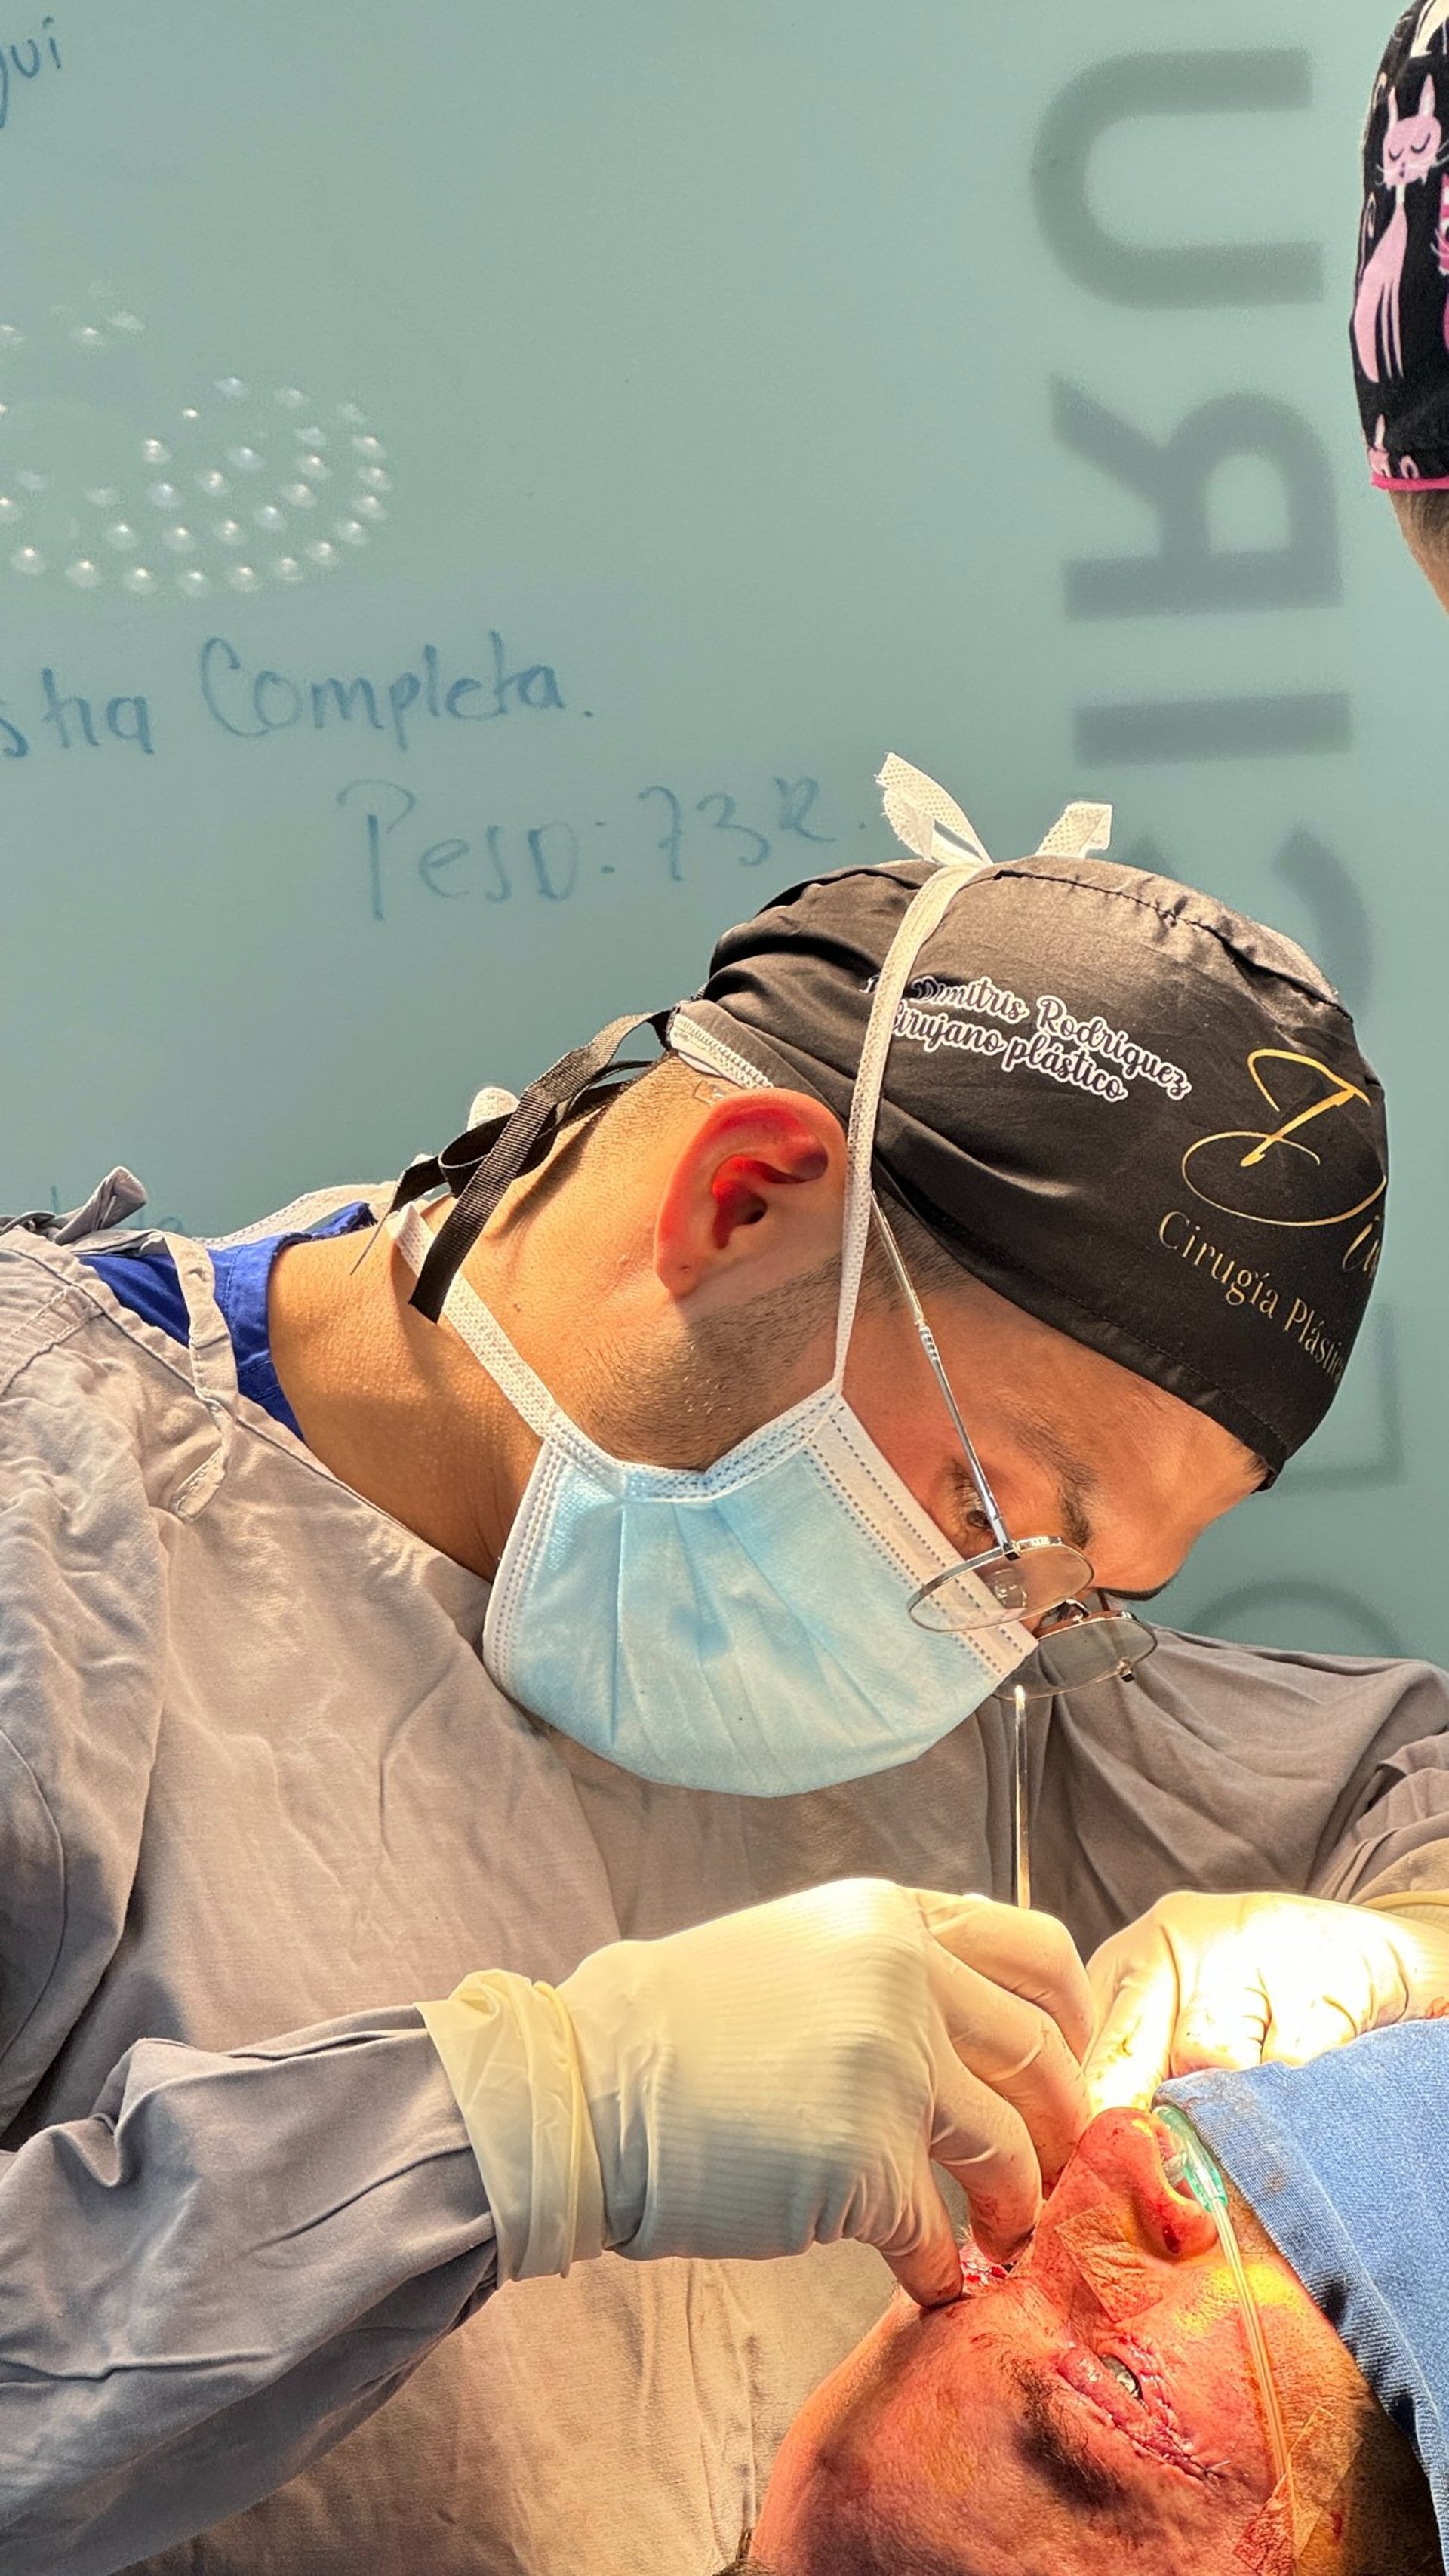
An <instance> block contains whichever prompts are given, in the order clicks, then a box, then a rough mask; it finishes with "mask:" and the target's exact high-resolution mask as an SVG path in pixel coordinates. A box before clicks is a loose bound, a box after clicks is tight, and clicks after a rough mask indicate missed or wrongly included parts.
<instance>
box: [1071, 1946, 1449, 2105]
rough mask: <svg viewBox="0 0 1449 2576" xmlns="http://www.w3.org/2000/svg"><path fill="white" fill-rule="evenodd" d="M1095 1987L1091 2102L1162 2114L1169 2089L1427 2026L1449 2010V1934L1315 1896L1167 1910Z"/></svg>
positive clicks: (1100, 1960)
mask: <svg viewBox="0 0 1449 2576" xmlns="http://www.w3.org/2000/svg"><path fill="white" fill-rule="evenodd" d="M1404 1902H1405V1903H1406V1904H1409V1905H1412V1904H1413V1902H1414V1900H1413V1898H1412V1897H1406V1898H1405V1900H1404ZM1087 1974H1088V1976H1089V1977H1090V1979H1091V1983H1092V1991H1093V1994H1094V1995H1095V1997H1096V2003H1097V2016H1098V2019H1097V2035H1096V2038H1095V2040H1094V2041H1093V2043H1092V2048H1091V2052H1090V2054H1089V2056H1088V2058H1087V2088H1088V2091H1089V2093H1090V2094H1091V2097H1092V2107H1093V2109H1094V2111H1105V2110H1109V2109H1113V2108H1116V2107H1118V2106H1119V2105H1127V2104H1132V2103H1136V2104H1146V2103H1148V2102H1150V2101H1151V2099H1152V2096H1153V2094H1154V2093H1155V2092H1156V2090H1157V2088H1158V2086H1159V2084H1163V2083H1166V2081H1167V2080H1168V2078H1169V2077H1170V2076H1174V2075H1192V2074H1195V2073H1197V2072H1199V2071H1200V2070H1201V2069H1202V2068H1204V2067H1213V2066H1226V2067H1241V2066H1256V2065H1258V2064H1259V2063H1260V2062H1261V2061H1263V2060H1273V2061H1275V2062H1277V2063H1278V2064H1280V2065H1286V2066H1302V2065H1304V2064H1306V2063H1307V2061H1308V2059H1309V2058H1312V2057H1323V2056H1326V2055H1327V2053H1328V2052H1329V2050H1330V2049H1334V2048H1342V2047H1344V2046H1345V2044H1346V2043H1347V2042H1348V2041H1349V2040H1351V2039H1357V2038H1358V2037H1359V2036H1360V2034H1361V2033H1362V2032H1363V2031H1366V2030H1377V2029H1380V2028H1381V2027H1382V2026H1383V2025H1384V2024H1385V2023H1387V2022H1396V2021H1415V2020H1419V2019H1422V2018H1423V2016H1424V2015H1425V2014H1426V2013H1428V2012H1429V2011H1430V2010H1431V2009H1432V2008H1433V2007H1434V2006H1435V2005H1443V2004H1445V2003H1446V2001H1449V1931H1437V1930H1435V1929H1434V1928H1433V1927H1432V1926H1431V1925H1428V1924H1424V1923H1417V1922H1408V1921H1405V1920H1402V1919H1400V1918H1399V1917H1397V1916H1395V1915H1394V1914H1392V1913H1386V1912H1383V1911H1380V1910H1379V1908H1378V1907H1360V1906H1356V1905H1325V1904H1321V1903H1319V1902H1318V1901H1317V1900H1316V1899H1315V1898H1313V1897H1307V1896H1165V1897H1163V1898H1162V1900H1161V1902H1160V1903H1159V1904H1157V1905H1154V1906H1153V1908H1152V1911H1151V1913H1150V1914H1144V1915H1143V1917H1142V1919H1141V1921H1140V1922H1138V1923H1133V1924H1131V1925H1129V1927H1128V1929H1127V1930H1126V1931H1125V1932H1119V1933H1118V1934H1117V1935H1116V1936H1115V1938H1114V1939H1113V1940H1111V1941H1104V1942H1103V1944H1102V1947H1101V1949H1100V1950H1098V1951H1097V1952H1096V1954H1095V1956H1094V1957H1093V1958H1092V1960H1091V1962H1090V1964H1089V1967H1088V1970H1087Z"/></svg>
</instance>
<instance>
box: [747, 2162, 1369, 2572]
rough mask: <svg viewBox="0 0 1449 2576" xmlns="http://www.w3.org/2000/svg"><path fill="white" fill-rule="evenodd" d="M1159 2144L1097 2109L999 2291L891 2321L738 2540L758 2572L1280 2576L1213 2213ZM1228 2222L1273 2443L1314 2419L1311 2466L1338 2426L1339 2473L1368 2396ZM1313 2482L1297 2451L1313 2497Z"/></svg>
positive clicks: (843, 2381) (1295, 2292) (1262, 2454)
mask: <svg viewBox="0 0 1449 2576" xmlns="http://www.w3.org/2000/svg"><path fill="white" fill-rule="evenodd" d="M1165 2143H1166V2141H1165V2135H1164V2132H1163V2131H1162V2130H1161V2129H1160V2128H1159V2126H1158V2124H1157V2123H1156V2121H1154V2120H1153V2119H1152V2118H1151V2117H1150V2116H1149V2115H1147V2114H1145V2113H1142V2112H1129V2111H1109V2112H1107V2113H1106V2114H1105V2115H1104V2116H1103V2117H1102V2118H1101V2119H1100V2120H1098V2121H1096V2122H1095V2123H1094V2124H1093V2126H1092V2127H1091V2128H1090V2129H1089V2130H1088V2132H1087V2135H1086V2137H1085V2138H1084V2139H1083V2141H1082V2144H1081V2146H1080V2148H1079V2149H1078V2151H1077V2154H1076V2156H1075V2157H1074V2159H1073V2161H1072V2163H1071V2165H1070V2166H1069V2167H1068V2170H1067V2173H1066V2175H1065V2177H1064V2178H1063V2181H1062V2183H1061V2185H1060V2187H1059V2188H1058V2190H1057V2192H1056V2194H1055V2195H1054V2197H1053V2199H1052V2200H1051V2202H1050V2203H1049V2205H1048V2208H1047V2211H1046V2213H1045V2216H1044V2218H1043V2220H1042V2224H1041V2227H1040V2229H1039V2231H1038V2234H1037V2238H1036V2242H1035V2244H1034V2246H1033V2247H1032V2250H1031V2252H1030V2254H1029V2255H1028V2256H1027V2258H1026V2260H1025V2261H1024V2262H1023V2263H1022V2265H1021V2266H1020V2268H1019V2270H1018V2271H1017V2272H1016V2273H1015V2274H1014V2275H1013V2276H1012V2277H1011V2278H1009V2279H1005V2280H998V2281H988V2282H985V2283H982V2284H979V2285H976V2286H971V2287H969V2288H968V2292H967V2295H966V2297H965V2298H964V2299H963V2300H962V2302H961V2304H960V2305H959V2306H958V2307H954V2308H946V2309H940V2310H937V2311H935V2312H934V2313H932V2314H930V2315H922V2314H921V2313H920V2312H919V2311H918V2310H917V2309H916V2308H914V2307H913V2306H912V2305H911V2303H910V2302H909V2301H907V2300H904V2299H902V2300H900V2301H899V2302H898V2303H897V2304H896V2306H895V2307H894V2308H892V2310H891V2312H890V2314H889V2315H888V2316H887V2317H886V2318H885V2320H884V2322H883V2323H882V2324H881V2326H880V2327H879V2328H878V2329H877V2330H876V2332H875V2333H874V2334H873V2335H871V2336H870V2337H869V2338H868V2339H867V2341H866V2342H865V2343H864V2344H862V2345H861V2346H860V2348H859V2350H858V2351H857V2352H856V2353H855V2354H854V2355H853V2356H852V2358H851V2359H850V2361H848V2362H847V2363H846V2364H845V2367H844V2368H843V2369H842V2370H840V2371H838V2372H837V2373H836V2374H835V2377H834V2378H833V2379H831V2380H828V2381H827V2382H826V2384H825V2386H824V2388H823V2389H821V2390H820V2391H819V2392H818V2393H817V2395H816V2396H815V2397H814V2398H813V2399H812V2401H811V2402H810V2404H809V2405H808V2406H807V2408H806V2409H805V2411H804V2413H803V2414H802V2415H801V2416H800V2418H799V2420H798V2421H797V2423H796V2424H795V2426H794V2428H793V2430H792V2432H791V2434H790V2436H789V2439H788V2440H787V2442H786V2444H785V2448H784V2450H783V2451H782V2453H781V2455H780V2461H779V2465H778V2467H777V2469H776V2472H775V2476H774V2479H773V2481H772V2483H771V2487H770V2493H769V2497H768V2500H767V2502H766V2507H765V2512H764V2515H763V2517H762V2520H761V2523H760V2527H759V2530H758V2532H757V2534H756V2537H755V2556H756V2558H757V2559H758V2560H759V2561H760V2562H761V2563H762V2565H764V2566H765V2567H767V2568H768V2569H769V2570H770V2571H771V2576H827V2571H828V2576H843V2571H850V2570H853V2569H855V2568H862V2569H870V2570H871V2571H875V2570H876V2569H881V2570H885V2569H890V2570H895V2569H897V2568H899V2569H900V2570H902V2571H904V2570H906V2569H909V2570H910V2571H911V2576H1008V2571H1010V2576H1068V2572H1069V2571H1070V2576H1098V2571H1099V2570H1100V2571H1104V2576H1105V2571H1108V2570H1110V2571H1111V2576H1123V2571H1124V2569H1125V2568H1127V2567H1132V2568H1139V2567H1141V2568H1150V2569H1151V2570H1152V2571H1153V2576H1176V2571H1178V2570H1181V2571H1182V2576H1189V2571H1190V2576H1245V2569H1246V2570H1252V2569H1253V2568H1255V2567H1256V2568H1258V2569H1260V2570H1264V2571H1266V2570H1270V2569H1272V2568H1274V2567H1275V2566H1276V2565H1281V2564H1282V2563H1284V2562H1283V2561H1282V2559H1281V2556H1280V2548H1281V2543H1280V2542H1279V2540H1278V2536H1277V2518H1278V2516H1279V2515H1280V2513H1281V2500H1280V2501H1279V2502H1278V2503H1275V2504H1273V2505H1269V2502H1268V2500H1269V2498H1270V2496H1271V2495H1272V2491H1273V2487H1274V2470H1273V2462H1272V2454H1271V2451H1270V2449H1269V2444H1268V2436H1267V2433H1266V2430H1265V2427H1264V2424H1263V2420H1262V2415H1261V2411H1260V2408H1259V2403H1258V2398H1257V2394H1256V2388H1255V2382H1254V2380H1253V2378H1252V2375H1251V2371H1250V2366H1249V2362H1248V2358H1247V2347H1246V2341H1245V2337H1244V2331H1243V2325H1242V2321H1241V2311H1240V2309H1239V2306H1238V2301H1237V2297H1236V2293H1235V2291H1234V2288H1233V2284H1232V2278H1231V2275H1230V2274H1229V2272H1228V2270H1227V2267H1226V2265H1225V2263H1224V2262H1223V2260H1222V2257H1221V2254H1220V2251H1219V2248H1218V2242H1217V2235H1216V2231H1215V2229H1214V2227H1213V2223H1212V2220H1211V2219H1210V2218H1209V2217H1208V2216H1207V2214H1206V2213H1205V2212H1204V2211H1202V2210H1201V2209H1199V2208H1198V2206H1197V2204H1196V2202H1195V2201H1192V2200H1189V2199H1185V2198H1183V2197H1182V2196H1181V2195H1179V2194H1178V2193H1177V2192H1175V2191H1174V2190H1173V2188H1172V2186H1171V2185H1170V2184H1169V2182H1168V2180H1167V2177H1166V2174H1165V2173H1164V2170H1163V2163H1162V2156H1163V2148H1164V2145H1165ZM1235 2215H1237V2217H1238V2219H1239V2233H1240V2237H1241V2240H1242V2243H1243V2247H1244V2253H1245V2258H1246V2260H1247V2263H1248V2268H1249V2274H1250V2277H1251V2279H1252V2281H1253V2286H1254V2290H1255V2292H1256V2294H1257V2298H1258V2302H1259V2306H1260V2309H1261V2311H1262V2314H1263V2322H1264V2329H1265V2333H1266V2337H1267V2342H1268V2349H1269V2352H1270V2354H1271V2356H1272V2359H1273V2364H1274V2378H1275V2381H1276V2383H1277V2385H1278V2389H1279V2395H1280V2398H1281V2399H1282V2402H1283V2406H1284V2411H1285V2414H1286V2416H1287V2420H1288V2434H1289V2440H1290V2444H1291V2443H1292V2442H1293V2441H1294V2439H1295V2437H1296V2435H1297V2433H1298V2431H1299V2429H1300V2427H1301V2426H1302V2425H1303V2424H1305V2423H1307V2421H1308V2419H1309V2418H1310V2416H1314V2417H1316V2418H1317V2419H1318V2421H1317V2423H1316V2425H1315V2441H1316V2443H1317V2445H1318V2447H1319V2448H1320V2449H1321V2448H1322V2447H1323V2433H1322V2430H1321V2428H1326V2427H1334V2428H1335V2430H1334V2432H1333V2433H1332V2434H1331V2435H1330V2436H1329V2438H1328V2449H1329V2451H1330V2453H1331V2452H1332V2451H1333V2450H1334V2449H1335V2448H1337V2449H1338V2452H1339V2457H1338V2461H1337V2467H1338V2469H1339V2471H1341V2469H1342V2467H1343V2464H1344V2460H1345V2458H1346V2456H1347V2451H1345V2449H1344V2445H1343V2437H1344V2429H1345V2427H1351V2426H1352V2425H1353V2424H1354V2422H1355V2420H1356V2418H1357V2417H1358V2415H1359V2414H1360V2412H1361V2410H1362V2409H1363V2408H1364V2407H1365V2406H1366V2405H1371V2401H1369V2400H1368V2398H1367V2392H1366V2390H1365V2388H1364V2386H1363V2382H1362V2381H1361V2380H1360V2378H1359V2376H1358V2373H1357V2371H1356V2370H1355V2368H1354V2366H1353V2363H1352V2361H1351V2360H1350V2358H1349V2356H1348V2354H1347V2353H1346V2352H1345V2351H1344V2349H1343V2347H1342V2345H1341V2344H1340V2343H1339V2340H1338V2338H1337V2336H1336V2335H1335V2334H1334V2333H1333V2331H1332V2329H1331V2327H1330V2326H1329V2325H1328V2324H1327V2323H1326V2322H1325V2320H1324V2319H1323V2318H1322V2317H1321V2316H1320V2315H1319V2313H1318V2311H1317V2309H1316V2308H1315V2307H1314V2306H1313V2304H1312V2302H1311V2300H1309V2299H1308V2297H1307V2296H1306V2295H1305V2293H1304V2291H1303V2289H1302V2288H1301V2286H1300V2284H1299V2283H1298V2281H1297V2280H1296V2279H1295V2277H1294V2275H1293V2274H1292V2273H1291V2272H1290V2271H1289V2269H1288V2267H1287V2265H1286V2264H1285V2263H1284V2262H1283V2261H1282V2260H1281V2258H1280V2257H1279V2256H1278V2255H1277V2254H1276V2253H1275V2252H1274V2250H1273V2248H1272V2247H1271V2246H1270V2244H1269V2242H1268V2240H1267V2238H1266V2237H1265V2236H1263V2234H1262V2233H1261V2231H1260V2230H1259V2229H1258V2227H1257V2224H1256V2222H1255V2221H1254V2220H1253V2219H1252V2218H1251V2216H1250V2215H1249V2214H1248V2213H1247V2212H1246V2211H1244V2210H1242V2208H1241V2205H1240V2204H1235ZM1319 2410H1326V2412H1324V2413H1322V2414H1321V2415H1320V2413H1319ZM1351 2449H1352V2442H1351V2441H1350V2442H1349V2444H1348V2446H1347V2450H1348V2451H1351ZM1324 2465H1325V2464H1324V2463H1323V2462H1322V2461H1320V2462H1318V2463H1316V2464H1310V2462H1309V2460H1308V2458H1307V2456H1306V2452H1305V2456H1304V2459H1303V2467H1304V2469H1305V2472H1307V2473H1308V2482H1309V2484H1310V2486H1312V2485H1315V2484H1316V2485H1318V2487H1319V2489H1320V2492H1323V2487H1322V2480H1323V2474H1324ZM1298 2467H1299V2462H1298V2460H1297V2459H1295V2475H1296V2473H1297V2470H1298ZM1324 2501H1325V2502H1326V2503H1328V2505H1329V2508H1330V2509H1329V2511H1328V2512H1327V2513H1326V2514H1325V2517H1324V2520H1323V2525H1322V2528H1321V2530H1320V2531H1319V2533H1318V2534H1317V2536H1316V2540H1315V2548H1314V2553H1313V2559H1312V2564H1313V2565H1314V2566H1315V2567H1322V2568H1323V2569H1329V2568H1332V2567H1333V2566H1335V2565H1336V2564H1337V2563H1338V2562H1337V2556H1336V2553H1335V2550H1334V2547H1333V2540H1334V2517H1333V2512H1332V2509H1331V2478H1330V2482H1329V2490H1328V2492H1327V2493H1325V2495H1324ZM1265 2507H1267V2513H1266V2517H1265V2519H1264V2520H1263V2521H1262V2522H1261V2523H1260V2524H1259V2528H1258V2532H1257V2534H1256V2535H1255V2537H1254V2539H1253V2540H1250V2541H1249V2542H1248V2543H1247V2544H1246V2545H1245V2546H1244V2547H1243V2548H1242V2549H1241V2550H1240V2547H1239V2544H1240V2543H1243V2541H1244V2534H1245V2531H1246V2530H1247V2528H1248V2526H1249V2525H1250V2524H1252V2523H1253V2522H1254V2521H1255V2519H1256V2518H1257V2517H1259V2516H1260V2515H1262V2514H1263V2512H1264V2508H1265ZM1341 2522H1342V2517H1341V2516H1340V2517H1339V2523H1340V2528H1341Z"/></svg>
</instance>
